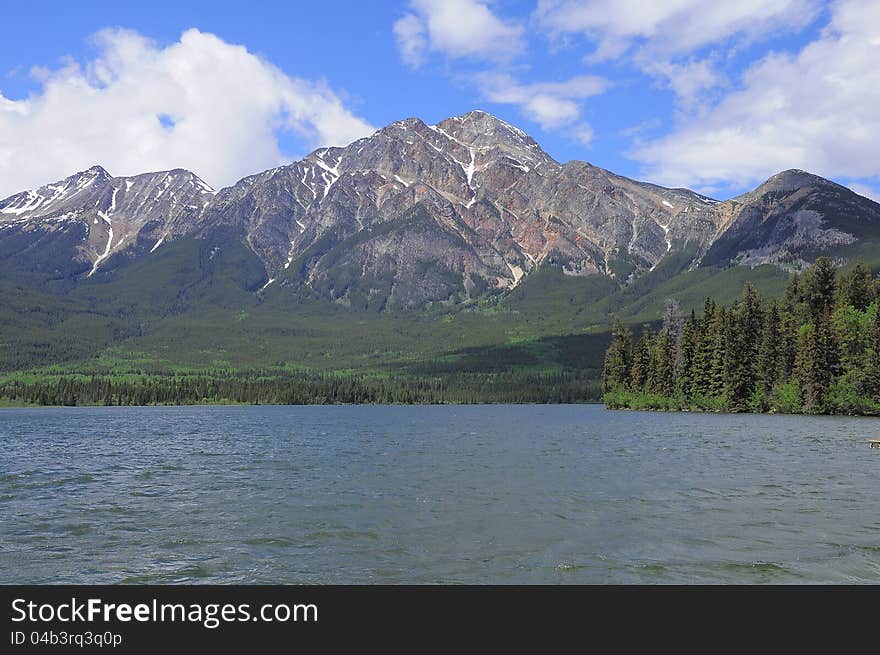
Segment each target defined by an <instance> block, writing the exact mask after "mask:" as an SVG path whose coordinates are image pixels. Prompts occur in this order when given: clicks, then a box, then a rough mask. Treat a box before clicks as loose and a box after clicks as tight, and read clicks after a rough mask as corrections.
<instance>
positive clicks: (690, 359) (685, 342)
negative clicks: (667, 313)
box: [675, 310, 701, 398]
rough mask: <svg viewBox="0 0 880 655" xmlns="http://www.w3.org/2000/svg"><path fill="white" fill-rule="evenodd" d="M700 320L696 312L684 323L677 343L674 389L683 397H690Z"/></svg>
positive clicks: (692, 386)
mask: <svg viewBox="0 0 880 655" xmlns="http://www.w3.org/2000/svg"><path fill="white" fill-rule="evenodd" d="M700 330H701V327H700V321H699V320H697V315H696V312H694V311H693V310H691V315H690V317H689V318H688V320H687V321H686V322H685V324H684V328H682V333H681V343H680V344H679V349H678V350H679V354H678V363H677V365H676V375H675V390H676V391H677V392H678V393H679V394H680V395H681V396H683V397H685V398H690V397H691V394H692V392H693V388H694V375H695V368H696V367H695V361H696V357H697V351H698V350H699V347H700Z"/></svg>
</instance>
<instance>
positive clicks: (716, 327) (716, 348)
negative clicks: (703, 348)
mask: <svg viewBox="0 0 880 655" xmlns="http://www.w3.org/2000/svg"><path fill="white" fill-rule="evenodd" d="M729 335H730V321H729V320H728V317H727V309H726V308H725V307H724V306H723V305H721V306H718V307H717V308H716V309H715V316H714V317H713V320H712V325H711V327H710V339H711V341H712V355H711V361H710V365H709V366H710V368H709V375H708V378H707V382H706V387H707V390H708V394H709V395H710V396H712V397H714V398H723V397H724V392H725V390H726V386H727V384H726V380H727V373H728V371H727V363H728V358H727V345H728V341H729Z"/></svg>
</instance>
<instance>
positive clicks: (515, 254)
mask: <svg viewBox="0 0 880 655" xmlns="http://www.w3.org/2000/svg"><path fill="white" fill-rule="evenodd" d="M877 226H880V205H878V204H877V203H874V202H873V201H871V200H869V199H867V198H863V197H862V196H859V195H858V194H855V193H854V192H852V191H851V190H849V189H847V188H846V187H843V186H841V185H837V184H836V183H833V182H831V181H829V180H825V179H824V178H821V177H819V176H815V175H813V174H810V173H807V172H805V171H800V170H797V169H790V170H787V171H782V172H780V173H778V174H776V175H774V176H771V177H770V178H768V180H766V181H765V182H764V183H762V184H761V185H759V186H758V187H756V189H754V190H752V191H750V192H747V193H745V194H741V195H740V196H737V197H735V198H731V199H729V200H725V201H718V200H715V199H712V198H708V197H706V196H704V195H701V194H698V193H696V192H694V191H691V190H689V189H668V188H665V187H662V186H659V185H655V184H651V183H647V182H640V181H637V180H632V179H630V178H626V177H624V176H620V175H617V174H615V173H613V172H611V171H607V170H605V169H602V168H599V167H596V166H594V165H592V164H590V163H588V162H582V161H577V160H573V161H569V162H565V163H559V162H557V161H556V160H555V159H553V158H552V157H551V156H550V155H549V154H547V153H546V152H545V151H544V150H543V149H541V147H540V145H539V144H538V143H537V142H536V141H535V140H534V139H532V138H531V137H530V136H529V135H528V134H526V133H525V132H524V131H522V130H520V129H519V128H516V127H514V126H512V125H510V124H508V123H506V122H505V121H503V120H501V119H498V118H496V117H494V116H492V115H491V114H488V113H486V112H483V111H480V110H476V111H473V112H468V113H467V114H463V115H461V116H456V117H451V118H447V119H445V120H443V121H440V122H439V123H437V124H436V125H427V124H425V123H424V122H423V121H421V120H420V119H418V118H407V119H404V120H401V121H396V122H394V123H391V124H389V125H387V126H385V127H383V128H380V129H379V130H377V131H376V132H374V133H373V134H372V135H370V136H368V137H364V138H362V139H359V140H357V141H355V142H353V143H351V144H348V145H347V146H344V147H328V148H318V149H316V150H314V151H312V152H311V153H309V154H308V155H307V156H306V157H304V158H303V159H300V160H298V161H295V162H291V163H290V164H286V165H283V166H279V167H276V168H273V169H269V170H267V171H263V172H260V173H256V174H254V175H250V176H247V177H245V178H243V179H241V180H239V181H238V182H236V183H235V184H233V185H231V186H229V187H225V188H223V189H220V190H218V191H214V190H213V189H212V188H211V187H210V186H209V185H207V183H205V182H204V181H202V180H201V178H199V177H198V176H197V175H196V174H195V173H192V172H190V171H187V170H185V169H172V170H170V171H160V172H155V173H143V174H140V175H135V176H128V177H118V178H116V177H112V176H110V174H109V173H108V172H107V171H106V170H104V169H103V168H102V167H100V166H97V165H96V166H93V167H91V168H89V169H87V170H86V171H81V172H79V173H76V174H74V175H72V176H70V177H68V178H65V179H64V180H61V181H59V182H56V183H52V184H47V185H44V186H43V187H40V188H39V189H35V190H31V191H23V192H21V193H18V194H14V195H13V196H10V197H9V198H6V199H3V200H0V260H2V259H4V258H5V259H7V262H6V263H7V269H10V270H11V269H14V268H15V262H14V261H13V260H12V259H11V258H15V257H16V256H17V254H18V253H22V252H27V253H28V254H27V258H25V259H26V261H27V262H28V264H27V266H28V270H29V271H31V272H34V271H36V272H40V273H42V274H44V275H54V276H56V277H58V276H60V277H67V278H71V279H76V280H84V279H88V278H91V277H95V278H97V277H101V275H109V274H112V270H113V268H114V267H115V266H118V265H124V264H125V263H126V262H128V261H133V260H136V259H139V258H142V257H145V256H149V255H151V254H155V253H156V252H157V251H159V250H161V249H163V248H169V247H173V245H174V244H175V242H177V241H179V240H180V239H182V238H185V237H187V238H188V237H195V238H197V239H201V240H203V241H206V242H208V241H210V242H212V243H213V244H214V245H211V248H212V249H213V248H217V249H222V248H224V247H228V246H227V244H228V243H229V242H230V239H232V240H236V239H238V240H242V242H243V243H245V244H247V248H249V249H250V250H251V251H252V252H253V254H254V255H255V256H256V257H257V258H258V259H259V261H260V264H261V265H262V267H263V269H264V271H265V277H264V280H263V284H261V285H260V286H261V288H263V289H267V287H272V286H277V287H280V288H292V289H296V288H308V289H309V290H310V291H312V292H314V293H316V294H318V295H320V296H323V297H326V298H329V299H331V300H334V301H337V302H343V303H346V302H352V301H353V300H355V299H358V302H366V303H367V304H374V305H376V306H380V307H394V306H396V307H403V308H406V307H417V306H422V305H424V304H426V303H431V302H438V301H439V302H452V303H458V302H467V301H470V300H473V299H474V298H476V297H478V296H480V295H484V294H486V293H497V292H503V291H505V290H510V289H512V288H514V287H516V286H517V285H518V284H519V283H520V282H521V281H522V280H523V279H524V278H525V277H526V276H528V275H529V274H530V273H531V272H532V271H534V270H536V269H537V268H538V267H540V266H543V265H549V266H552V267H555V268H558V269H560V270H561V271H562V272H563V273H564V274H565V275H567V276H574V277H579V276H589V275H604V276H606V277H609V278H611V279H613V280H615V281H617V282H618V283H620V284H629V283H631V282H633V281H634V280H636V279H638V278H639V277H641V276H643V275H646V274H650V273H651V272H653V271H654V270H655V269H656V268H657V267H658V265H659V264H660V263H661V262H662V261H664V260H665V259H666V258H667V257H669V256H671V255H673V254H675V255H676V257H677V258H678V259H682V264H681V266H682V268H683V270H684V269H695V268H699V267H701V266H705V265H716V266H717V265H722V266H723V265H745V266H757V265H760V264H765V263H771V264H774V265H776V266H781V267H785V268H799V267H802V266H803V265H805V264H806V263H808V262H809V261H811V260H812V259H814V258H815V256H817V255H818V254H825V253H835V252H838V251H841V252H842V251H843V250H845V249H846V248H847V247H851V246H853V245H854V244H857V243H858V242H861V241H864V240H865V239H872V238H873V237H874V236H875V228H877ZM4 242H5V244H6V245H7V247H6V248H4V247H3V246H4ZM50 250H51V252H52V255H51V257H46V258H41V257H40V252H41V251H46V252H48V251H50ZM212 256H213V255H212ZM10 262H11V263H10ZM10 267H11V268H10Z"/></svg>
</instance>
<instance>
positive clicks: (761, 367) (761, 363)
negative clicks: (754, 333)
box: [756, 300, 784, 393]
mask: <svg viewBox="0 0 880 655" xmlns="http://www.w3.org/2000/svg"><path fill="white" fill-rule="evenodd" d="M783 350H784V344H783V339H782V320H781V318H780V315H779V305H778V304H777V303H776V301H775V300H773V301H771V302H770V306H769V307H768V308H767V311H766V313H765V316H764V325H763V328H762V330H761V340H760V345H759V346H758V365H757V371H756V372H757V379H758V383H759V384H760V386H761V389H762V390H763V391H764V392H765V393H769V392H770V391H771V390H772V389H773V387H774V386H776V384H777V383H778V382H779V381H780V380H782V379H783V375H784V361H783V358H784V352H783Z"/></svg>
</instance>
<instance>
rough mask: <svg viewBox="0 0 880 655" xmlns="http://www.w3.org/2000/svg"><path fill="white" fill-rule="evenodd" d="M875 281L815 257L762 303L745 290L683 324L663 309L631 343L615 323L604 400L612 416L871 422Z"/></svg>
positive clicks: (878, 409) (876, 389)
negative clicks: (654, 412) (668, 413)
mask: <svg viewBox="0 0 880 655" xmlns="http://www.w3.org/2000/svg"><path fill="white" fill-rule="evenodd" d="M878 300H880V283H878V281H877V280H875V279H873V276H872V275H871V271H870V270H869V269H868V268H867V267H866V266H865V265H864V264H862V263H857V264H856V265H855V266H853V267H852V268H851V269H849V270H848V271H845V272H844V271H841V270H839V269H838V268H837V267H836V266H835V264H834V263H833V262H832V261H831V260H830V259H828V258H827V257H822V258H819V259H817V260H816V262H815V263H814V264H813V265H812V266H810V267H809V268H807V269H806V270H805V271H803V272H802V273H800V274H796V275H794V276H792V277H791V278H790V279H789V281H788V282H787V284H786V287H785V292H784V295H783V297H782V298H779V299H776V298H772V299H764V298H762V297H761V296H760V295H759V294H758V293H757V292H756V291H755V289H754V288H753V287H752V286H751V285H749V284H747V285H746V286H745V288H744V289H743V292H742V295H741V296H740V298H739V299H738V300H737V301H736V302H734V303H733V304H731V305H730V306H724V305H720V304H717V303H716V302H715V301H713V300H712V299H711V298H707V299H706V301H705V304H704V306H703V310H702V313H701V314H699V315H698V314H697V312H695V311H691V313H690V315H689V316H688V317H687V318H684V317H682V316H681V314H680V313H679V312H678V311H677V305H676V304H675V303H674V302H672V303H669V304H668V305H667V311H666V313H665V316H664V318H663V321H662V326H661V327H660V328H659V330H657V331H656V332H655V331H654V329H653V328H652V326H650V325H646V326H644V328H643V330H642V334H641V338H640V339H639V340H638V341H637V342H635V341H634V339H633V335H632V333H631V331H630V330H629V329H628V328H627V327H626V326H624V325H623V324H622V323H621V322H620V321H619V320H618V321H615V324H614V328H613V331H612V339H611V343H610V345H609V347H608V350H607V351H606V353H605V364H604V375H603V392H604V399H605V403H606V405H607V406H608V407H611V408H631V409H667V410H694V411H726V412H746V411H751V412H785V413H805V414H880V311H878Z"/></svg>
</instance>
